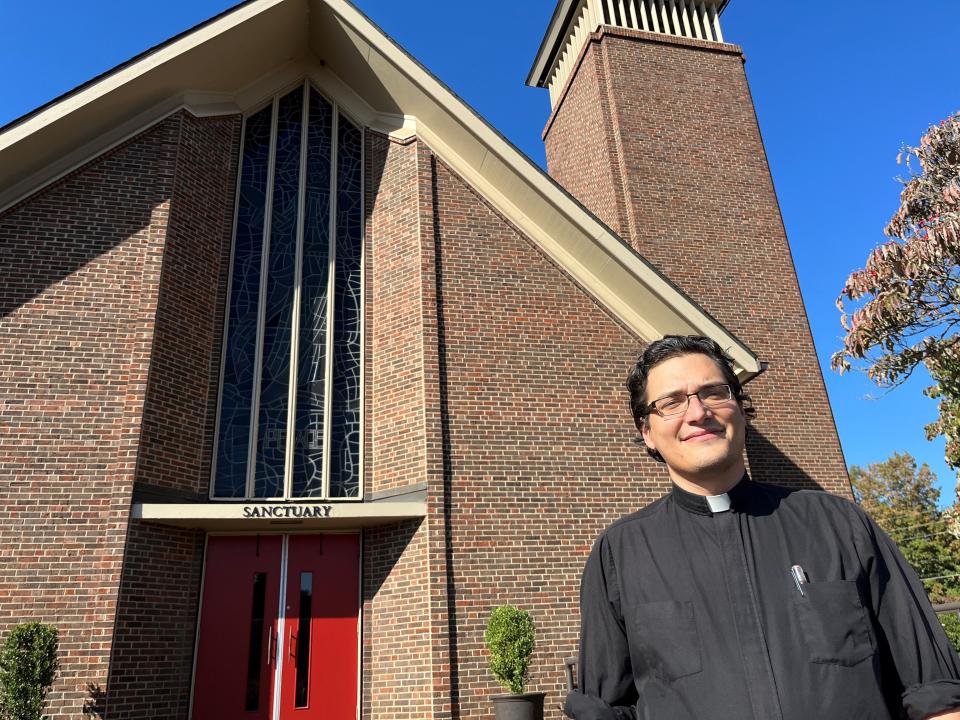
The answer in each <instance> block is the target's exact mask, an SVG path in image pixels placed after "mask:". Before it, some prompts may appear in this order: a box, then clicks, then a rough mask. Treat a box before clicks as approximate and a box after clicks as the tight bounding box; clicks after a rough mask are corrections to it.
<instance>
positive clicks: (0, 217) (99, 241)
mask: <svg viewBox="0 0 960 720" xmlns="http://www.w3.org/2000/svg"><path fill="white" fill-rule="evenodd" d="M178 127H179V120H178V118H168V119H166V120H164V121H161V122H159V123H157V124H156V125H154V126H152V127H150V128H148V129H147V130H145V131H144V132H142V133H140V134H139V135H137V136H136V137H134V138H132V139H130V140H128V141H127V142H126V143H124V144H122V145H120V146H119V147H117V148H114V149H112V150H110V151H108V152H106V153H104V154H103V155H100V156H99V157H97V158H95V159H94V160H92V161H90V162H89V163H87V164H86V165H84V166H83V167H81V168H79V169H77V170H75V171H74V172H72V173H70V174H69V175H67V176H66V177H64V178H63V179H61V180H59V181H57V182H55V183H53V184H51V185H49V186H47V187H44V188H42V189H41V190H40V191H39V192H37V193H36V194H34V195H32V196H30V197H29V198H27V199H25V200H24V201H23V202H21V203H19V204H17V205H15V206H13V207H11V208H9V209H7V210H5V211H4V212H3V213H0V265H2V266H3V267H4V269H5V270H6V272H5V278H6V279H5V281H4V284H3V287H2V288H0V318H4V317H6V316H8V315H10V314H12V313H14V312H15V311H16V310H17V309H19V308H20V307H22V306H24V305H27V304H29V303H30V302H31V301H32V300H34V299H35V298H37V297H39V296H40V295H43V294H44V293H45V292H47V291H49V290H50V289H51V288H54V287H55V286H58V285H59V284H60V283H61V282H62V281H64V280H66V279H67V278H69V277H70V276H72V275H74V274H75V273H77V272H78V271H81V270H82V269H84V268H87V269H86V270H85V275H84V276H83V278H82V282H81V279H80V278H78V280H77V282H76V283H73V284H71V285H66V286H64V287H61V288H59V289H58V290H56V292H57V293H58V294H59V297H52V298H51V302H56V303H57V304H58V305H62V304H64V303H69V302H76V303H78V305H77V307H78V308H81V307H87V308H94V309H96V308H98V307H99V306H100V305H101V304H103V298H102V297H81V296H80V293H81V291H82V288H83V287H85V286H89V287H91V288H97V287H99V288H101V289H102V288H107V287H110V286H119V285H120V284H122V283H126V284H136V283H138V282H139V280H140V278H139V277H138V276H137V274H136V272H135V271H131V270H130V268H125V264H129V263H130V259H131V257H132V254H131V253H132V251H128V252H127V253H126V254H125V255H123V256H121V254H122V253H123V251H122V246H124V245H125V244H126V245H129V246H131V248H132V247H134V246H135V243H137V242H139V243H141V244H142V243H145V242H147V239H146V231H147V229H148V228H149V227H150V226H151V223H152V222H154V221H155V220H156V218H155V214H156V213H157V208H158V207H159V206H161V205H162V204H163V203H164V202H166V201H167V200H168V199H169V196H170V181H171V179H172V177H173V171H174V160H175V157H176V153H175V148H176V143H175V139H176V130H177V128H178ZM137 182H139V184H136V183H137ZM92 198H93V199H94V200H93V201H91V199H92ZM133 238H136V239H137V240H133ZM110 253H121V254H117V259H116V261H115V262H113V263H108V264H104V263H101V264H100V265H97V260H98V259H99V258H101V257H102V256H105V255H108V254H110ZM37 312H40V313H43V312H47V313H49V312H50V309H49V307H46V308H45V307H44V306H41V307H40V308H38V310H37Z"/></svg>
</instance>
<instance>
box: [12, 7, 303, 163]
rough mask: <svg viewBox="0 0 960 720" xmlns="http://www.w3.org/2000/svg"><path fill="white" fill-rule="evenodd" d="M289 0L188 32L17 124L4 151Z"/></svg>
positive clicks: (250, 9)
mask: <svg viewBox="0 0 960 720" xmlns="http://www.w3.org/2000/svg"><path fill="white" fill-rule="evenodd" d="M288 1H289V0H258V2H253V3H250V4H249V5H246V6H241V7H238V8H236V9H235V10H233V11H231V12H228V13H227V14H226V15H224V16H223V17H221V18H220V19H219V20H215V21H214V22H211V23H210V24H209V25H207V26H206V27H202V28H199V29H197V30H194V31H193V32H188V33H187V34H186V35H185V36H184V37H182V38H180V39H179V40H177V41H175V42H173V43H171V44H169V45H165V46H162V47H160V48H157V49H156V50H155V51H154V52H152V53H150V54H148V55H147V56H146V57H143V58H141V59H139V60H137V61H136V62H134V63H131V64H130V65H128V66H127V67H124V68H121V69H120V70H117V71H116V72H111V73H109V74H108V75H106V77H104V78H102V79H101V80H99V81H98V82H95V83H94V84H93V85H91V86H90V87H87V88H84V89H83V90H80V91H79V92H77V93H75V94H72V95H69V96H67V97H65V98H63V99H62V100H60V101H59V102H56V103H54V104H53V105H51V106H50V107H48V108H46V109H45V110H42V111H40V112H38V113H37V114H36V115H34V116H33V117H31V118H28V119H27V120H25V121H23V122H22V123H20V124H19V125H15V126H14V127H12V128H10V129H9V130H7V131H6V132H4V133H2V134H0V152H2V151H3V150H4V149H5V148H7V147H9V146H11V145H14V144H15V143H17V142H19V141H20V140H22V139H23V138H25V137H27V136H28V135H31V134H32V133H34V132H36V131H37V130H39V129H40V128H42V127H44V126H46V125H49V124H50V123H52V122H55V121H57V120H59V119H60V118H62V117H64V116H66V115H69V114H70V113H72V112H74V111H76V110H78V109H80V108H82V107H84V106H86V105H89V104H90V103H92V102H94V101H96V100H98V99H100V98H102V97H103V96H105V95H107V94H109V93H110V92H112V91H114V90H116V89H117V88H119V87H121V86H123V85H126V84H127V83H129V82H132V81H133V80H136V79H137V78H139V77H141V76H143V75H145V74H147V73H149V72H150V71H151V70H153V69H155V68H158V67H160V66H161V65H163V64H164V63H166V62H169V61H170V60H173V59H175V58H176V57H177V56H179V55H182V54H184V53H186V52H189V51H190V50H192V49H194V48H196V47H198V46H200V45H203V44H204V43H206V42H207V41H209V40H211V39H212V38H214V37H216V36H218V35H221V34H223V33H224V32H227V31H228V30H230V29H232V28H234V27H236V26H238V25H242V24H243V23H245V22H246V21H247V20H249V19H250V18H252V17H255V16H257V15H259V14H261V13H263V12H266V11H267V10H269V9H270V8H272V7H274V6H276V5H281V4H283V3H285V2H288Z"/></svg>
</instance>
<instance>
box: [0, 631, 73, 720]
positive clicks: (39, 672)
mask: <svg viewBox="0 0 960 720" xmlns="http://www.w3.org/2000/svg"><path fill="white" fill-rule="evenodd" d="M58 642H59V637H58V633H57V628H55V627H54V626H53V625H44V624H43V623H39V622H28V623H23V624H22V625H17V626H15V627H14V628H13V629H12V630H10V632H9V634H8V635H7V639H6V640H5V641H4V643H3V648H2V649H0V717H2V718H3V719H4V720H41V719H42V717H43V706H44V704H45V703H46V701H47V693H48V692H49V691H50V686H51V685H53V680H54V678H55V677H56V676H57V670H58V669H59V667H60V663H59V661H58V660H57V644H58Z"/></svg>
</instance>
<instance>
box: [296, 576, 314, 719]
mask: <svg viewBox="0 0 960 720" xmlns="http://www.w3.org/2000/svg"><path fill="white" fill-rule="evenodd" d="M312 616H313V573H311V572H302V573H300V617H299V618H297V678H296V692H295V693H294V694H295V695H296V698H295V706H296V707H298V708H301V707H307V702H308V700H309V694H310V693H309V691H310V618H311V617H312Z"/></svg>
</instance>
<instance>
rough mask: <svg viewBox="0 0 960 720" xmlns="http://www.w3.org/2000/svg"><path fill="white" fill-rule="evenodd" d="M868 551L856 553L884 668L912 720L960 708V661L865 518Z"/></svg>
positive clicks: (894, 553)
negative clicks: (897, 684) (866, 580)
mask: <svg viewBox="0 0 960 720" xmlns="http://www.w3.org/2000/svg"><path fill="white" fill-rule="evenodd" d="M861 516H862V522H863V523H864V525H865V527H866V530H867V540H866V542H867V543H868V544H869V546H868V547H862V546H861V547H858V551H859V552H860V557H861V560H862V561H863V564H864V567H865V568H866V569H867V571H868V573H867V574H868V578H869V583H870V588H869V589H870V604H871V607H872V610H873V614H874V617H875V618H876V621H877V624H878V626H879V634H880V637H879V638H878V641H879V645H880V647H879V651H880V653H881V657H882V662H883V663H885V664H887V665H892V667H886V668H884V671H885V672H891V671H892V672H894V673H895V674H896V676H897V677H898V678H899V680H900V685H901V687H902V688H903V693H902V701H903V709H904V710H905V712H906V716H907V717H908V718H910V720H923V718H926V717H927V716H929V715H932V714H934V713H938V712H943V711H944V710H949V709H952V708H960V659H958V657H957V653H956V651H955V650H954V649H953V647H952V646H951V644H950V641H949V640H948V639H947V636H946V633H945V632H944V631H943V626H942V625H941V624H940V621H939V620H938V619H937V614H936V613H935V612H934V611H933V608H932V607H931V606H930V601H929V600H928V599H927V594H926V591H925V590H924V588H923V584H922V583H921V582H920V578H919V577H917V574H916V572H915V571H914V570H913V568H912V567H910V565H909V563H907V561H906V560H905V559H904V558H903V555H901V554H900V550H899V549H898V548H897V546H896V545H895V544H894V542H893V541H892V540H891V539H890V538H889V537H888V536H887V535H886V533H884V532H883V530H881V529H880V528H879V527H877V525H876V524H874V522H873V521H872V520H871V519H870V518H869V517H868V516H867V515H866V514H865V513H861Z"/></svg>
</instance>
